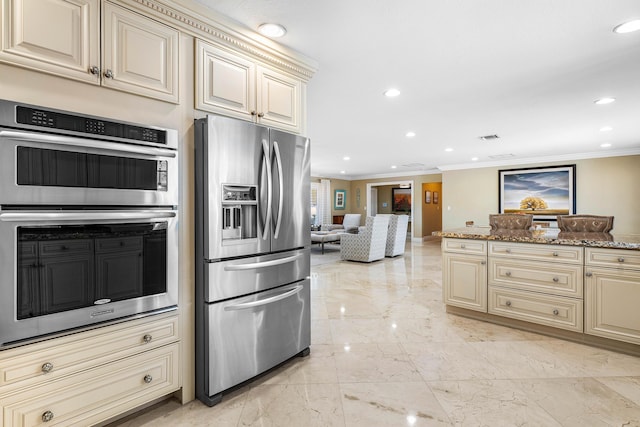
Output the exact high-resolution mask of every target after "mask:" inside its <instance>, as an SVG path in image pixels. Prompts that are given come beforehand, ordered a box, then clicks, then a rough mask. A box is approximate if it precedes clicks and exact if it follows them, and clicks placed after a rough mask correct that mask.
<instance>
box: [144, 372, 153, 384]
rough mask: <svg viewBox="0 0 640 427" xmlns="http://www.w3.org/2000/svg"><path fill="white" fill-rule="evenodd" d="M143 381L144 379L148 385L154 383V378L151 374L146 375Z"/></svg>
mask: <svg viewBox="0 0 640 427" xmlns="http://www.w3.org/2000/svg"><path fill="white" fill-rule="evenodd" d="M143 379H144V382H145V383H147V384H149V383H150V382H151V381H153V377H152V376H151V375H149V374H147V375H145V376H144V378H143Z"/></svg>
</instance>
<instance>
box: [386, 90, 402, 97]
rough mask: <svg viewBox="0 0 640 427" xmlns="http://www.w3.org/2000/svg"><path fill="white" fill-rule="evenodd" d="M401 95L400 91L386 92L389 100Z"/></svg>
mask: <svg viewBox="0 0 640 427" xmlns="http://www.w3.org/2000/svg"><path fill="white" fill-rule="evenodd" d="M398 95H400V91H399V90H398V89H393V88H391V89H387V90H385V91H384V96H387V97H389V98H393V97H394V96H398Z"/></svg>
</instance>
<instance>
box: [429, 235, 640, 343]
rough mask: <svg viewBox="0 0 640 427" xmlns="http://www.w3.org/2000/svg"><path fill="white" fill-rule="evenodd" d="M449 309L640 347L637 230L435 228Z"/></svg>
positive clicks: (566, 335)
mask: <svg viewBox="0 0 640 427" xmlns="http://www.w3.org/2000/svg"><path fill="white" fill-rule="evenodd" d="M434 235H436V236H441V237H442V238H443V239H442V289H443V301H444V302H445V304H446V305H447V312H448V313H453V314H459V315H463V316H467V317H473V318H476V319H480V320H485V321H489V322H493V323H498V324H502V325H506V326H512V327H517V328H520V329H525V330H530V331H534V332H540V333H544V334H547V335H552V336H555V337H559V338H565V339H569V340H573V341H577V342H582V343H585V344H591V345H596V346H601V347H605V348H609V349H613V350H617V351H621V352H625V353H631V354H635V355H640V311H639V310H638V309H637V304H638V302H640V236H639V235H616V234H609V233H573V232H561V231H559V230H558V229H539V230H538V229H536V230H490V229H489V228H482V227H469V228H461V229H454V230H449V231H442V232H435V233H434Z"/></svg>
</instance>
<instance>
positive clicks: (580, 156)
mask: <svg viewBox="0 0 640 427" xmlns="http://www.w3.org/2000/svg"><path fill="white" fill-rule="evenodd" d="M638 154H640V148H630V149H627V150H610V151H592V152H585V153H573V154H561V155H554V156H541V157H527V158H519V159H505V160H496V161H492V162H482V163H479V162H473V163H459V164H455V165H443V166H438V170H439V171H442V172H444V171H454V170H463V169H480V168H490V167H497V166H517V165H528V164H532V163H551V162H566V161H572V160H584V159H598V158H605V157H621V156H635V155H638Z"/></svg>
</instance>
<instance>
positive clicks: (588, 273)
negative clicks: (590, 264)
mask: <svg viewBox="0 0 640 427" xmlns="http://www.w3.org/2000/svg"><path fill="white" fill-rule="evenodd" d="M585 276H587V277H591V276H593V273H592V272H590V271H587V272H586V273H585Z"/></svg>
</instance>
